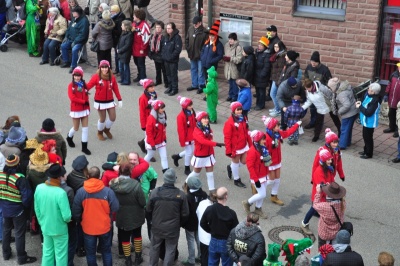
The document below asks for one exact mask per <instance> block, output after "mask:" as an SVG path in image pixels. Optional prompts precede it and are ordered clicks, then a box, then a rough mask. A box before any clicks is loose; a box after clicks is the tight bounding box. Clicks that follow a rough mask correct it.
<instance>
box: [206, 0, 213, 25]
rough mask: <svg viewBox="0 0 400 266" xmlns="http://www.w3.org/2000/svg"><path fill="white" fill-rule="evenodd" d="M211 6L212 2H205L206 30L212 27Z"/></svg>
mask: <svg viewBox="0 0 400 266" xmlns="http://www.w3.org/2000/svg"><path fill="white" fill-rule="evenodd" d="M212 5H213V0H207V7H208V10H207V18H208V28H209V29H211V26H212V25H213V19H212Z"/></svg>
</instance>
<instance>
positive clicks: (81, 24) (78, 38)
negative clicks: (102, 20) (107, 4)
mask: <svg viewBox="0 0 400 266" xmlns="http://www.w3.org/2000/svg"><path fill="white" fill-rule="evenodd" d="M72 16H73V17H74V19H73V21H74V22H73V23H70V24H69V27H68V29H67V31H66V33H65V41H64V42H63V43H62V44H61V51H62V52H61V53H62V60H63V64H62V65H61V67H62V68H68V67H69V68H70V70H69V73H72V71H73V70H74V68H75V67H76V66H77V65H78V53H79V51H80V50H81V49H82V47H83V46H84V45H85V44H86V42H87V40H88V38H89V21H88V19H87V17H86V16H85V15H84V14H83V10H82V8H81V7H80V6H76V7H75V8H74V9H73V10H72ZM70 50H71V54H72V57H71V58H70V57H69V51H70Z"/></svg>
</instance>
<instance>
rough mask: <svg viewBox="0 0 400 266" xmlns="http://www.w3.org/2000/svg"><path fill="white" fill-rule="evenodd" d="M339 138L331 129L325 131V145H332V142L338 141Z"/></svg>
mask: <svg viewBox="0 0 400 266" xmlns="http://www.w3.org/2000/svg"><path fill="white" fill-rule="evenodd" d="M338 140H339V138H338V136H337V135H336V133H335V132H333V131H332V130H331V129H330V128H327V129H325V143H326V144H330V143H331V142H332V141H338Z"/></svg>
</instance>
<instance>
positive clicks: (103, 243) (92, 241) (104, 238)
mask: <svg viewBox="0 0 400 266" xmlns="http://www.w3.org/2000/svg"><path fill="white" fill-rule="evenodd" d="M83 234H84V240H85V250H86V261H87V264H88V266H97V262H96V245H97V239H98V240H99V246H100V251H101V258H102V259H103V265H104V266H112V254H111V241H112V238H111V236H112V233H111V230H110V231H108V232H107V233H105V234H103V235H97V236H92V235H87V234H85V233H83Z"/></svg>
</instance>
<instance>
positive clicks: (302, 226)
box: [301, 221, 313, 235]
mask: <svg viewBox="0 0 400 266" xmlns="http://www.w3.org/2000/svg"><path fill="white" fill-rule="evenodd" d="M301 230H303V232H304V234H306V235H312V234H313V232H312V231H311V230H310V228H309V227H308V224H304V222H303V221H301Z"/></svg>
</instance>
